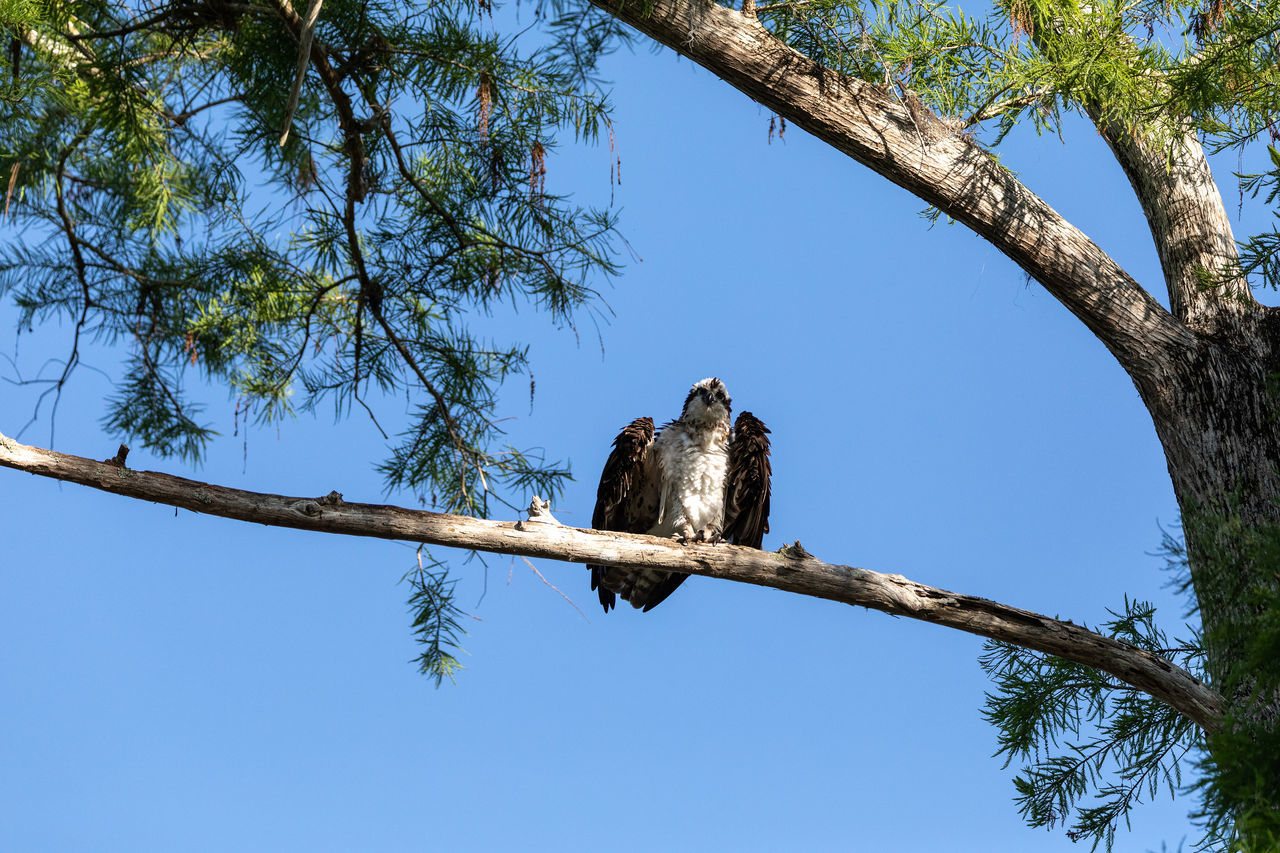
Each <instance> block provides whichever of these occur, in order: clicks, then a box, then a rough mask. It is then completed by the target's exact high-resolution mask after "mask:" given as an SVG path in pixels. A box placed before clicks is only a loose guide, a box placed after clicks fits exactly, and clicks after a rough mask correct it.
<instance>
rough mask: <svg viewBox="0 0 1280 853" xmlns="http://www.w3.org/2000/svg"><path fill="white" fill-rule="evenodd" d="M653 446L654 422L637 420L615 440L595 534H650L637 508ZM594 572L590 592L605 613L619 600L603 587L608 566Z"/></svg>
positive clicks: (594, 522) (599, 491)
mask: <svg viewBox="0 0 1280 853" xmlns="http://www.w3.org/2000/svg"><path fill="white" fill-rule="evenodd" d="M652 443H653V418H636V419H635V420H634V421H632V422H631V423H629V424H627V425H626V426H625V427H624V428H623V430H622V432H620V433H618V437H617V438H615V439H614V440H613V452H611V453H610V454H609V458H608V460H606V461H605V463H604V473H602V474H601V475H600V487H599V488H598V489H597V490H596V508H595V512H593V513H592V514H591V526H592V527H593V528H595V529H596V530H618V531H622V532H624V533H647V532H649V528H650V527H651V526H652V525H653V523H654V520H651V519H647V518H645V515H646V514H647V513H646V508H645V507H641V506H637V504H638V503H639V502H640V498H641V495H642V493H643V492H644V488H643V487H644V476H645V470H644V469H645V464H644V463H645V451H646V450H648V448H649V445H651V444H652ZM587 568H589V569H591V588H592V589H594V590H597V591H598V592H599V595H600V604H601V606H603V607H604V611H605V613H608V612H609V610H610V609H611V608H612V607H613V606H614V604H615V603H616V601H617V597H616V595H615V594H614V592H613V590H611V589H607V588H606V587H605V585H604V576H605V573H606V572H607V571H608V567H606V566H588V567H587Z"/></svg>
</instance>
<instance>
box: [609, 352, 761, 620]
mask: <svg viewBox="0 0 1280 853" xmlns="http://www.w3.org/2000/svg"><path fill="white" fill-rule="evenodd" d="M729 404H730V400H729V392H728V391H727V390H725V387H724V383H723V382H721V381H720V380H719V379H716V378H715V377H711V378H709V379H703V380H702V381H701V382H698V383H696V384H694V386H693V388H691V389H690V390H689V396H688V397H686V398H685V401H684V410H683V411H682V412H681V413H680V417H679V418H677V419H676V420H674V421H672V422H670V423H669V424H667V425H665V426H664V427H662V429H660V430H658V431H657V432H656V433H655V432H654V428H653V418H636V419H635V420H634V421H632V422H631V423H630V424H628V425H627V426H626V427H624V428H623V430H622V432H621V433H619V435H618V437H617V438H615V439H614V440H613V452H611V453H610V454H609V459H608V460H607V461H606V462H605V464H604V473H603V474H601V475H600V488H599V490H598V491H597V492H596V508H595V512H594V513H593V514H592V516H591V526H592V527H594V528H595V529H596V530H618V531H623V532H626V533H647V534H649V535H651V536H669V537H672V538H674V539H676V540H678V541H680V542H706V543H710V544H715V543H717V542H720V541H721V540H722V539H723V540H728V541H729V542H731V543H733V544H735V545H746V546H749V547H751V548H759V547H760V543H761V541H762V539H763V537H764V534H765V533H768V532H769V478H770V474H771V470H770V466H769V437H768V434H769V430H768V429H767V428H766V427H765V425H764V424H763V423H761V422H760V421H759V420H758V419H757V418H756V417H755V416H754V415H752V414H751V413H750V412H743V413H742V414H741V415H739V416H738V420H737V423H735V424H734V426H733V429H730V428H729ZM588 568H590V569H591V588H592V589H594V590H597V591H598V592H599V595H600V604H601V605H602V606H603V607H604V610H605V612H606V613H608V612H609V610H610V609H611V608H612V607H613V606H614V604H615V603H616V600H617V598H616V597H617V596H618V595H621V596H622V598H623V600H624V601H627V602H629V603H630V604H631V606H632V607H636V608H643V609H644V610H646V611H647V610H652V609H653V608H654V607H657V606H658V605H659V604H661V603H662V602H663V601H664V600H665V599H666V597H667V596H668V595H670V594H671V593H673V592H675V590H676V587H678V586H680V584H682V583H684V579H685V578H687V577H688V575H686V574H683V573H680V572H663V571H658V570H654V569H643V570H632V569H620V568H609V567H607V566H589V567H588Z"/></svg>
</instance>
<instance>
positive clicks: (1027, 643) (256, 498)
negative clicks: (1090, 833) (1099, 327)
mask: <svg viewBox="0 0 1280 853" xmlns="http://www.w3.org/2000/svg"><path fill="white" fill-rule="evenodd" d="M118 458H119V454H117V457H116V458H114V459H108V460H105V461H97V460H93V459H86V458H84V457H80V456H72V455H69V454H65V453H57V452H55V451H51V450H44V449H41V448H38V447H31V446H29V445H24V444H20V443H18V442H16V441H14V440H12V439H10V438H8V437H7V436H4V435H3V434H0V467H7V468H14V469H16V470H19V471H26V472H28V473H31V474H37V475H40V476H42V477H52V478H54V479H57V480H65V481H68V482H72V483H79V484H81V485H84V486H89V487H91V488H95V489H101V490H102V491H106V492H112V493H114V494H119V495H125V496H128V497H132V498H137V499H140V500H148V501H154V502H156V503H162V504H167V505H169V506H176V507H183V508H185V509H189V510H191V511H193V512H199V513H205V514H208V515H218V516H222V517H224V518H234V519H239V520H241V521H251V522H255V523H258V524H267V525H273V526H277V527H293V528H298V529H302V530H315V531H321V532H326V533H341V534H346V535H349V536H371V537H376V538H381V539H400V540H406V541H410V542H425V543H427V544H431V545H443V546H447V547H451V548H468V549H475V550H478V551H492V552H497V553H502V554H518V555H523V556H526V557H541V558H545V559H550V560H563V561H566V562H571V563H583V564H586V563H594V564H596V565H605V566H622V567H627V568H656V569H662V570H664V571H675V572H685V573H688V574H695V575H706V576H707V577H713V578H722V579H725V580H733V581H740V582H743V583H751V584H756V585H759V586H767V587H772V588H774V589H780V590H784V591H786V592H795V593H799V594H801V595H809V596H813V597H814V598H826V599H829V600H831V601H839V602H843V603H845V604H853V605H859V606H862V607H867V608H870V609H872V610H879V611H882V612H884V613H891V614H894V615H896V616H909V617H911V618H912V619H919V620H921V621H924V622H932V623H934V624H936V625H944V626H946V627H950V628H957V629H959V630H961V631H967V632H969V633H971V634H977V635H979V636H982V637H989V638H991V639H995V640H1003V641H1005V642H1009V643H1015V644H1017V645H1020V646H1024V647H1026V648H1029V649H1034V650H1036V651H1040V652H1044V653H1045V654H1051V655H1057V656H1059V657H1063V658H1066V659H1068V660H1072V661H1075V662H1077V663H1081V664H1084V665H1086V666H1091V667H1095V668H1097V669H1100V670H1102V671H1104V672H1108V673H1110V674H1111V675H1113V676H1115V677H1116V678H1118V679H1120V680H1121V681H1123V682H1125V683H1127V684H1130V685H1132V686H1134V687H1136V688H1138V689H1140V690H1144V691H1146V692H1148V693H1150V694H1151V695H1152V696H1155V697H1156V698H1158V699H1160V700H1161V701H1163V702H1166V703H1168V704H1169V705H1170V706H1172V707H1173V708H1175V709H1176V710H1178V711H1179V712H1180V713H1181V714H1183V715H1185V716H1186V717H1187V718H1189V719H1190V720H1192V721H1193V722H1195V723H1196V724H1197V725H1199V726H1200V727H1201V728H1203V729H1205V730H1206V731H1209V732H1212V731H1214V730H1215V729H1216V728H1217V726H1218V724H1219V721H1220V720H1221V718H1222V708H1223V703H1222V697H1220V696H1219V695H1218V694H1217V693H1215V692H1214V691H1213V690H1212V689H1211V688H1209V687H1208V686H1206V685H1205V684H1203V683H1201V682H1200V681H1198V680H1197V679H1196V678H1195V677H1193V676H1192V675H1191V674H1190V673H1188V672H1187V671H1186V670H1183V669H1181V668H1180V667H1178V666H1175V665H1174V664H1172V663H1170V662H1169V661H1167V660H1165V659H1164V658H1161V657H1159V656H1158V655H1154V654H1151V653H1150V652H1147V651H1144V650H1142V649H1138V648H1135V647H1134V646H1131V645H1128V644H1126V643H1122V642H1119V641H1117V640H1113V639H1111V638H1110V637H1104V636H1102V635H1101V634H1097V633H1094V632H1093V631H1089V630H1087V629H1085V628H1082V627H1080V626H1079V625H1074V624H1072V623H1070V622H1063V621H1060V620H1057V619H1051V618H1049V617H1047V616H1041V615H1040V614H1038V613H1032V612H1031V611H1028V610H1021V609H1018V608H1016V607H1010V606H1008V605H1005V604H1000V603H998V602H995V601H990V600H988V599H985V598H978V597H976V596H972V595H962V594H960V593H955V592H949V591H947V590H944V589H938V588H937V587H931V586H926V585H925V584H921V583H916V582H915V581H912V580H908V579H907V578H905V577H903V576H902V575H890V574H882V573H880V572H873V571H869V570H867V569H860V568H854V567H853V566H844V565H836V564H831V563H825V562H823V561H821V560H819V559H818V558H816V557H814V556H813V555H811V554H808V553H807V552H805V550H804V549H803V548H802V547H800V544H799V543H798V542H797V543H796V544H795V545H793V546H788V547H785V548H783V549H781V550H780V551H779V552H776V553H774V552H768V551H759V550H756V549H754V548H741V547H736V546H733V545H688V546H683V545H677V544H675V543H674V542H672V541H671V540H668V539H661V538H658V537H656V536H638V535H633V534H627V533H613V532H602V531H597V530H580V529H577V528H573V527H565V526H563V525H561V524H559V523H555V522H554V520H552V521H550V522H548V521H547V520H546V519H547V518H549V514H547V513H546V512H545V507H536V508H535V514H534V516H533V520H532V523H531V522H503V521H490V520H485V519H477V518H467V517H464V516H457V515H446V514H443V513H435V512H426V511H424V510H411V509H405V508H403V507H397V506H382V505H375V504H363V503H348V502H346V501H344V500H343V499H342V496H341V495H340V494H338V493H337V492H331V493H330V494H329V495H327V496H324V497H318V498H306V497H289V496H285V495H271V494H263V493H261V492H250V491H244V490H241V489H232V488H227V487H225V486H217V485H214V484H212V483H204V482H200V481H198V480H188V479H185V478H182V477H174V476H172V475H169V474H160V473H156V472H152V471H135V470H132V469H129V468H126V467H124V465H123V464H122V463H121V462H119V461H117V459H118Z"/></svg>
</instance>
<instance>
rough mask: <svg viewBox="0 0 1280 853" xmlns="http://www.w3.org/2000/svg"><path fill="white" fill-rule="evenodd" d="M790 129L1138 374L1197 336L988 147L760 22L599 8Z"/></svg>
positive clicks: (638, 6) (683, 4) (632, 5)
mask: <svg viewBox="0 0 1280 853" xmlns="http://www.w3.org/2000/svg"><path fill="white" fill-rule="evenodd" d="M591 2H592V3H593V4H594V5H596V6H599V7H600V8H602V9H604V10H606V11H608V12H610V13H611V14H613V15H615V16H617V17H618V18H620V19H621V20H623V21H625V22H627V23H628V24H630V25H632V26H633V27H635V28H636V29H637V30H640V31H641V32H643V33H645V34H647V35H649V36H651V37H653V38H654V39H656V40H657V41H659V42H661V43H662V44H664V45H666V46H667V47H670V48H671V49H672V50H675V51H677V52H679V53H681V54H683V55H685V56H687V57H689V58H690V59H692V60H693V61H694V62H697V63H698V64H700V65H702V66H703V67H705V68H707V69H708V70H710V71H712V72H713V73H715V74H716V75H717V76H719V77H721V78H723V79H724V80H725V81H726V82H728V83H730V84H731V85H733V86H734V87H735V88H737V89H739V90H741V91H742V92H743V93H745V94H746V95H747V96H748V97H750V98H752V99H754V100H756V101H758V102H760V103H761V104H764V105H765V106H766V107H768V108H769V109H770V110H772V111H774V112H776V113H778V114H779V115H781V116H782V117H784V118H785V119H786V120H787V121H789V122H792V123H794V124H796V125H798V126H800V127H802V128H804V129H805V130H806V131H808V132H809V133H811V134H813V135H814V136H816V137H818V138H819V139H821V140H823V141H824V142H827V143H828V144H830V145H831V146H832V147H834V148H836V149H837V150H839V151H842V152H844V153H845V154H847V155H848V156H850V157H852V158H853V159H854V160H856V161H858V162H859V163H862V164H863V165H865V166H867V167H869V168H871V169H873V170H875V171H876V172H878V173H879V174H881V175H883V176H884V177H886V178H888V179H889V180H890V181H893V182H894V183H895V184H897V185H899V186H901V187H903V188H904V189H906V190H908V191H909V192H911V193H913V194H914V195H916V196H918V197H920V198H921V199H924V200H925V201H926V202H928V203H929V204H932V205H934V206H935V207H937V208H938V209H939V210H941V211H942V212H943V213H945V214H946V215H947V216H949V217H952V218H954V219H956V220H957V221H959V222H963V223H964V224H965V225H968V226H969V227H970V228H972V229H973V230H974V231H975V232H977V233H978V234H979V235H980V236H982V237H983V238H985V239H986V240H989V241H990V242H991V243H992V244H993V245H994V246H996V248H998V249H1000V251H1002V252H1003V253H1004V254H1006V255H1007V256H1008V257H1009V258H1011V259H1012V260H1013V261H1014V262H1015V263H1017V264H1018V265H1019V266H1021V267H1022V268H1023V269H1024V270H1026V271H1027V273H1028V274H1030V275H1031V276H1032V278H1034V279H1035V280H1036V281H1038V282H1040V283H1041V284H1042V285H1043V286H1044V287H1045V289H1046V290H1048V291H1049V292H1050V293H1052V294H1053V295H1054V296H1055V297H1056V298H1057V299H1058V300H1059V301H1061V302H1062V303H1063V304H1064V305H1065V306H1066V307H1067V308H1068V309H1069V310H1070V311H1071V312H1072V313H1073V314H1075V315H1076V316H1077V317H1079V318H1080V320H1081V321H1083V322H1084V324H1085V325H1086V326H1088V327H1089V328H1090V329H1091V330H1092V331H1093V332H1094V333H1095V334H1096V335H1097V336H1098V338H1099V339H1100V340H1101V341H1102V342H1103V343H1104V344H1105V345H1106V346H1107V348H1108V349H1110V350H1111V352H1112V353H1114V354H1115V356H1116V358H1117V359H1118V360H1119V361H1120V363H1121V364H1122V365H1124V367H1125V369H1126V370H1128V371H1129V373H1130V374H1134V375H1136V374H1141V373H1143V372H1144V371H1145V370H1146V369H1147V368H1148V367H1150V355H1151V352H1152V350H1153V349H1166V350H1170V351H1177V350H1180V349H1185V348H1187V347H1190V346H1192V345H1193V344H1194V338H1193V336H1192V335H1191V334H1190V333H1189V332H1188V330H1187V329H1186V328H1185V327H1184V326H1182V324H1180V323H1178V322H1177V321H1176V320H1174V318H1173V317H1172V316H1170V314H1169V312H1168V311H1166V310H1165V309H1164V307H1163V306H1162V305H1160V303H1159V302H1157V301H1156V300H1155V299H1154V298H1152V297H1151V295H1150V294H1149V293H1147V292H1146V291H1145V290H1143V289H1142V288H1141V287H1140V286H1139V285H1138V284H1137V282H1135V281H1134V280H1133V279H1132V278H1131V277H1130V276H1129V275H1128V273H1126V272H1125V271H1124V270H1123V269H1121V268H1120V267H1119V265H1117V264H1116V262H1115V261H1114V260H1112V259H1111V258H1110V257H1109V256H1108V255H1107V254H1106V252H1104V251H1103V250H1102V249H1101V248H1099V247H1098V245H1097V244H1095V243H1094V242H1093V241H1092V240H1090V239H1089V238H1088V237H1086V236H1085V235H1084V234H1083V233H1082V232H1081V231H1080V230H1079V229H1078V228H1076V227H1075V226H1073V225H1072V224H1071V223H1069V222H1067V221H1066V220H1065V219H1063V217H1062V216H1061V215H1060V214H1058V212H1057V211H1055V210H1054V209H1053V208H1052V207H1050V206H1049V205H1048V204H1047V203H1046V202H1045V201H1044V200H1043V199H1041V198H1040V197H1039V196H1037V195H1036V194H1035V193H1033V192H1031V190H1029V189H1027V187H1026V186H1024V185H1023V184H1022V183H1021V182H1020V181H1018V179H1017V178H1015V177H1014V176H1013V174H1012V173H1011V172H1009V170H1008V169H1006V168H1005V167H1004V166H1002V165H1000V164H999V163H998V162H997V161H996V160H995V159H994V158H993V157H992V156H991V155H990V154H988V153H987V152H986V151H985V150H984V149H983V148H982V147H981V146H979V145H978V144H976V143H975V142H973V141H971V140H970V139H968V138H967V137H965V136H963V135H960V134H956V133H953V132H951V130H950V127H949V125H948V124H947V123H946V122H945V121H943V120H941V119H939V118H938V117H937V116H936V115H934V114H933V113H932V112H930V111H929V110H928V109H927V108H926V107H925V106H924V105H923V104H921V103H920V102H919V101H917V100H915V99H914V98H912V99H911V100H910V101H909V102H907V103H904V102H903V101H902V100H900V99H899V98H898V97H896V96H895V95H894V94H893V93H891V92H889V91H887V90H885V89H883V88H881V87H879V86H876V85H874V84H871V83H867V82H865V81H862V80H858V79H855V78H852V77H847V76H845V75H842V74H839V73H837V72H834V71H831V70H830V69H827V68H823V67H822V66H821V65H819V64H817V63H816V62H814V61H812V60H811V59H809V58H807V57H805V56H804V55H802V54H800V53H798V52H797V51H795V50H793V49H792V48H790V47H788V46H787V45H786V44H784V43H783V42H781V41H779V40H778V39H776V38H774V37H773V36H772V35H771V34H770V33H769V32H768V31H767V30H766V29H765V28H764V27H763V26H762V25H761V24H760V23H759V21H757V20H756V19H755V17H754V16H750V15H743V14H740V13H738V12H735V11H733V10H732V9H726V8H724V7H721V6H717V5H713V4H711V3H709V2H705V1H704V0H691V2H689V1H688V0H655V2H653V3H652V4H650V3H636V2H626V0H591Z"/></svg>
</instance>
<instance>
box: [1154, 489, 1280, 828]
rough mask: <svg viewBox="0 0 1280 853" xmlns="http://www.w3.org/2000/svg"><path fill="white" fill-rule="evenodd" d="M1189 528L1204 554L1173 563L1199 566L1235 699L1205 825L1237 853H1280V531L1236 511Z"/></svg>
mask: <svg viewBox="0 0 1280 853" xmlns="http://www.w3.org/2000/svg"><path fill="white" fill-rule="evenodd" d="M1184 525H1185V528H1186V532H1187V541H1188V542H1193V543H1195V544H1194V552H1193V551H1191V550H1190V549H1188V548H1185V547H1184V548H1182V549H1181V550H1177V549H1173V550H1172V560H1171V561H1172V562H1174V563H1175V564H1178V565H1181V566H1182V567H1183V568H1184V570H1185V569H1186V568H1187V567H1189V566H1191V565H1194V566H1195V569H1196V572H1195V589H1196V595H1197V598H1198V600H1199V602H1200V604H1201V606H1203V607H1204V608H1206V609H1208V608H1213V611H1214V613H1215V619H1214V623H1213V625H1214V627H1213V629H1212V630H1211V631H1207V632H1206V633H1205V636H1204V645H1205V649H1206V653H1207V659H1208V661H1209V662H1210V665H1211V669H1212V671H1213V672H1214V673H1215V674H1216V675H1217V678H1216V679H1215V685H1214V686H1215V687H1216V688H1217V689H1218V690H1219V691H1220V692H1221V693H1222V694H1223V696H1225V697H1226V699H1227V713H1226V717H1225V719H1224V721H1223V724H1222V727H1221V728H1220V729H1219V730H1218V731H1216V732H1213V733H1212V734H1210V735H1209V736H1208V738H1207V740H1206V746H1207V752H1206V755H1205V756H1204V757H1203V759H1202V760H1201V762H1200V780H1199V782H1198V784H1197V786H1196V787H1197V789H1198V791H1199V793H1200V796H1201V809H1200V814H1199V817H1200V819H1201V820H1202V821H1203V822H1204V823H1205V826H1206V828H1207V829H1208V831H1209V833H1210V835H1211V836H1212V837H1216V838H1221V839H1224V840H1225V841H1226V843H1227V844H1228V845H1229V849H1230V850H1232V851H1236V850H1239V851H1249V853H1252V851H1272V850H1276V849H1280V806H1278V805H1277V796H1278V795H1277V792H1280V729H1278V728H1277V726H1276V725H1275V719H1276V714H1277V708H1278V707H1280V580H1278V579H1280V525H1276V524H1275V523H1256V522H1255V523H1252V524H1249V523H1245V521H1244V520H1243V519H1241V518H1240V517H1239V515H1237V514H1234V513H1228V514H1222V513H1200V514H1198V515H1197V516H1195V517H1194V518H1192V519H1191V520H1189V521H1186V522H1184ZM1188 576H1189V575H1188Z"/></svg>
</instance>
